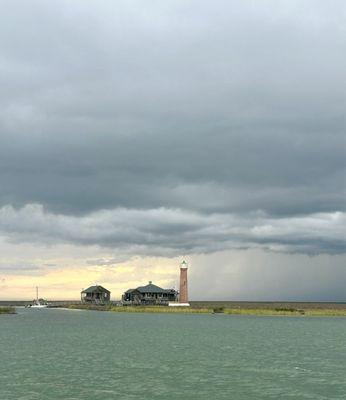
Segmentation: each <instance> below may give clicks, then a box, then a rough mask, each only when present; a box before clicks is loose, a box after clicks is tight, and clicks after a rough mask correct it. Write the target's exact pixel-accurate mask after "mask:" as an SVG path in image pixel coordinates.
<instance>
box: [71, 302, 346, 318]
mask: <svg viewBox="0 0 346 400" xmlns="http://www.w3.org/2000/svg"><path fill="white" fill-rule="evenodd" d="M68 308H70V309H81V310H95V311H112V312H120V313H161V314H226V315H257V316H311V317H313V316H316V317H328V316H330V317H332V316H335V317H344V316H346V309H316V308H313V309H296V308H291V307H287V308H285V307H282V308H281V307H277V308H241V307H237V308H224V307H204V308H196V307H165V306H115V305H104V306H98V305H91V304H73V305H70V306H69V307H68Z"/></svg>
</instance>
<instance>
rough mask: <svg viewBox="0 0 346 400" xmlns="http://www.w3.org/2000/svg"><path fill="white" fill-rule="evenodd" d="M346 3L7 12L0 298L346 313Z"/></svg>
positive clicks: (87, 4)
mask: <svg viewBox="0 0 346 400" xmlns="http://www.w3.org/2000/svg"><path fill="white" fill-rule="evenodd" d="M345 21H346V5H345V2H344V1H341V0H340V1H338V0H334V1H332V2H326V1H322V0H310V1H307V0H299V1H295V0H286V1H283V0H263V1H260V2H259V1H249V0H242V1H234V0H216V1H212V2H211V1H206V0H174V1H173V0H166V1H159V0H147V1H146V2H143V1H141V0H118V1H116V2H115V1H113V0H99V1H97V2H95V1H89V0H74V1H67V0H66V1H65V0H59V1H56V0H51V1H49V2H47V1H45V0H26V1H24V0H21V1H19V0H3V1H2V2H1V14H0V87H1V91H0V110H1V111H0V299H32V298H33V297H34V296H35V286H39V287H40V294H41V295H42V297H45V298H48V299H52V300H53V299H78V298H79V296H80V291H81V290H82V289H83V288H86V287H88V286H90V285H91V284H95V283H97V284H102V285H104V286H105V287H107V288H108V289H109V290H111V292H112V298H113V299H119V298H120V297H121V294H122V293H123V292H124V291H125V290H127V289H128V288H130V287H137V286H141V285H143V284H145V283H146V282H147V281H149V280H151V281H153V282H154V283H155V284H158V285H161V286H164V287H177V284H178V274H179V263H180V262H181V261H182V260H183V259H186V260H187V261H188V263H189V289H190V299H191V300H306V301H346V289H345V288H346V255H345V254H346V203H345V199H346V162H345V160H346V135H345V127H346V124H345V109H346V86H345V81H346V73H345V71H346V22H345Z"/></svg>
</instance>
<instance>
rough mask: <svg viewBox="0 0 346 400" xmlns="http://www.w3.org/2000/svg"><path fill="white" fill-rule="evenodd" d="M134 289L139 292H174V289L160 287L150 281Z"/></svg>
mask: <svg viewBox="0 0 346 400" xmlns="http://www.w3.org/2000/svg"><path fill="white" fill-rule="evenodd" d="M136 290H138V291H139V292H140V293H175V290H174V289H162V288H160V287H159V286H156V285H154V284H152V283H151V282H149V284H148V285H146V286H139V287H138V288H137V289H136Z"/></svg>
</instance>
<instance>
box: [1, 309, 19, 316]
mask: <svg viewBox="0 0 346 400" xmlns="http://www.w3.org/2000/svg"><path fill="white" fill-rule="evenodd" d="M15 313H16V310H15V308H14V307H0V315H1V314H15Z"/></svg>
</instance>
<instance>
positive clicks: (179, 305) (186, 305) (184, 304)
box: [168, 303, 190, 307]
mask: <svg viewBox="0 0 346 400" xmlns="http://www.w3.org/2000/svg"><path fill="white" fill-rule="evenodd" d="M168 306H169V307H190V303H168Z"/></svg>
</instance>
